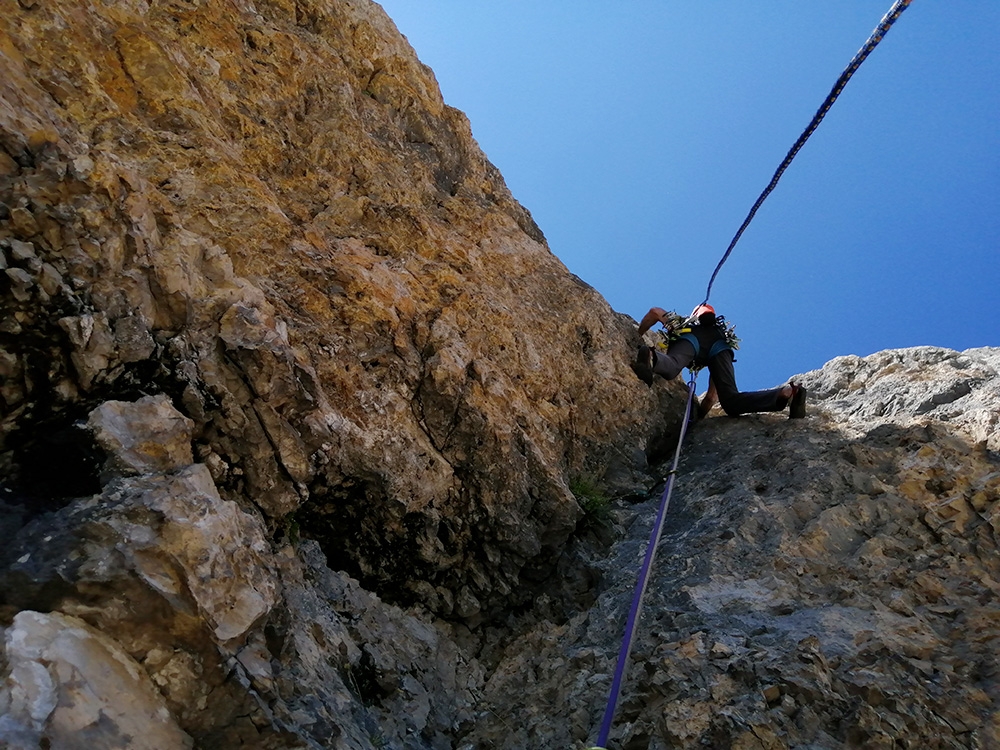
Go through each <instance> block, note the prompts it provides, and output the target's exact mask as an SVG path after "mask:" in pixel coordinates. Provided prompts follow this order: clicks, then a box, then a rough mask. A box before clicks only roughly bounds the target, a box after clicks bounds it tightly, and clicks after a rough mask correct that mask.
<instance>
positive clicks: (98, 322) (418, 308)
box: [0, 0, 682, 748]
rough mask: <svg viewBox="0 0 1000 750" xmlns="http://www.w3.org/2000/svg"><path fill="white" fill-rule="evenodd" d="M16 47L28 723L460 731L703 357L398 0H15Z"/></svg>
mask: <svg viewBox="0 0 1000 750" xmlns="http://www.w3.org/2000/svg"><path fill="white" fill-rule="evenodd" d="M0 71H2V74H0V532H2V534H3V538H4V547H3V549H2V550H0V629H2V631H3V640H4V644H5V646H4V654H5V656H4V657H3V658H2V659H0V674H2V675H3V677H2V682H0V714H2V716H3V718H2V719H0V744H3V743H7V744H10V745H11V746H12V747H24V748H33V747H36V746H38V745H45V744H48V745H49V746H52V747H72V746H73V743H74V742H76V739H67V738H69V737H71V736H72V737H74V738H77V735H75V734H73V733H72V732H71V729H72V728H76V729H79V730H80V731H83V734H80V735H79V737H83V736H86V737H88V738H89V740H88V742H90V744H100V745H102V746H107V747H119V746H121V747H138V746H139V744H136V743H139V742H142V741H148V742H149V743H150V746H155V747H162V748H173V747H189V746H192V744H193V745H194V746H200V747H236V746H247V747H261V748H264V747H266V748H278V747H311V748H315V747H345V748H370V747H421V748H424V747H428V748H430V747H433V748H444V747H449V746H450V745H451V743H452V741H453V740H454V738H455V737H457V736H459V735H461V734H462V733H464V732H466V731H467V729H468V727H469V726H470V725H471V724H472V723H474V722H475V720H476V716H477V709H476V704H477V702H478V698H477V695H478V690H479V688H480V687H481V686H482V684H483V679H484V668H483V667H482V666H481V665H480V664H479V663H478V662H477V661H476V659H475V657H474V655H473V654H472V652H469V651H466V650H463V648H462V647H461V646H460V644H463V643H466V642H467V641H468V639H469V637H470V636H469V631H468V630H467V626H472V627H475V626H477V625H478V624H480V623H483V622H488V621H490V620H491V619H492V620H496V619H497V618H501V619H502V616H503V615H504V613H505V612H507V611H509V609H510V608H512V607H517V606H522V605H525V604H527V603H529V602H530V601H531V600H532V598H533V596H534V593H535V591H536V590H537V589H539V588H542V587H545V586H546V585H547V584H548V581H549V579H550V578H551V575H552V572H553V571H554V570H556V566H557V564H559V560H560V555H561V554H562V553H563V550H564V549H565V545H566V542H567V540H568V539H569V538H570V536H571V534H572V533H573V532H574V530H575V529H576V528H577V526H578V523H579V521H580V520H581V518H582V517H583V511H582V510H581V507H580V505H579V504H578V502H577V500H576V499H575V497H574V496H573V494H572V493H571V492H570V489H569V487H570V484H571V483H572V482H574V481H575V480H578V479H581V478H588V479H593V480H596V481H597V482H598V483H599V484H602V485H603V486H604V487H605V488H607V489H608V491H610V492H634V491H636V490H637V489H640V490H641V489H642V488H643V487H644V486H645V482H646V479H647V477H646V475H645V474H643V470H644V469H645V468H646V456H645V453H646V451H647V449H650V448H651V447H654V446H655V445H656V444H657V442H658V441H661V440H662V439H663V438H664V436H669V434H670V431H671V429H675V428H676V423H677V421H678V411H679V409H680V404H681V403H682V394H681V389H679V388H673V387H670V386H662V387H660V388H657V389H655V390H654V391H650V390H649V389H647V388H646V387H645V386H643V385H642V384H641V383H640V382H639V381H638V380H637V379H636V378H635V377H634V375H633V374H632V372H631V371H630V370H629V367H628V362H629V359H630V357H631V353H632V345H633V344H634V341H633V340H632V339H633V336H634V333H633V331H634V324H633V322H632V321H630V320H629V319H627V318H625V317H623V316H620V315H618V314H616V313H614V312H613V311H612V310H610V308H609V307H608V306H607V304H606V303H605V302H604V300H603V299H601V297H600V296H599V295H598V294H597V293H596V292H595V291H594V290H593V289H592V288H590V287H589V286H588V285H587V284H585V283H583V282H582V281H580V280H579V279H577V278H575V277H573V276H572V275H571V274H570V273H568V271H567V270H566V269H565V267H564V266H563V265H562V264H561V263H560V262H559V261H558V260H557V259H556V258H555V257H554V256H553V255H552V253H551V252H550V251H549V249H548V247H547V246H546V244H545V240H544V237H543V236H542V233H541V232H540V230H539V229H538V227H537V226H535V224H534V222H533V221H532V219H531V216H530V215H529V213H528V212H527V211H526V210H525V209H524V208H523V207H521V206H520V205H519V204H518V203H517V202H516V201H515V200H514V199H513V198H512V196H511V195H510V193H509V191H508V190H507V188H506V187H505V185H504V183H503V180H502V178H501V176H500V175H499V173H498V172H497V170H496V169H495V168H494V167H493V166H492V165H491V164H490V163H489V162H488V161H487V159H486V158H485V156H484V155H483V154H482V153H481V151H480V150H479V148H478V146H477V145H476V143H475V141H474V140H473V138H472V136H471V131H470V126H469V123H468V122H467V120H466V119H465V117H464V116H463V115H462V114H461V113H460V112H458V111H456V110H454V109H452V108H450V107H447V106H446V105H445V104H444V103H443V101H442V100H441V96H440V93H439V91H438V88H437V85H436V83H435V81H434V77H433V75H432V74H431V72H430V71H429V70H428V69H427V68H426V67H425V66H423V65H422V64H420V62H419V61H418V60H417V59H416V57H415V55H414V53H413V51H412V50H411V49H410V48H409V46H408V45H407V43H406V41H405V39H403V38H402V37H401V36H400V35H399V34H398V32H397V31H396V30H395V28H394V27H393V25H392V23H391V21H389V19H388V18H387V17H386V16H385V15H384V13H383V12H382V10H381V8H380V7H379V6H378V5H376V4H375V3H372V2H369V1H368V0H258V1H257V2H248V1H245V0H206V1H204V2H201V1H188V0H163V1H159V0H154V1H152V2H149V1H147V0H135V1H131V0H130V1H127V2H112V3H106V2H97V1H96V0H95V1H94V2H79V1H78V0H43V1H42V2H38V1H36V0H17V1H16V2H15V0H4V2H3V4H2V12H0ZM562 564H563V565H565V561H563V563H562ZM351 576H353V577H354V578H352V577H351ZM356 579H359V580H360V582H361V583H359V580H356ZM372 592H377V593H372ZM583 598H586V596H584V597H583ZM387 601H388V602H394V603H396V604H399V605H403V606H410V607H412V609H409V610H404V609H400V608H398V607H397V606H394V604H390V603H387ZM429 613H433V615H432V614H429ZM435 616H436V617H440V618H445V619H440V620H435V619H434V617H435ZM102 675H104V677H102ZM105 678H107V679H105ZM84 730H85V731H84Z"/></svg>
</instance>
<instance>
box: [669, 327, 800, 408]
mask: <svg viewBox="0 0 1000 750" xmlns="http://www.w3.org/2000/svg"><path fill="white" fill-rule="evenodd" d="M654 353H655V355H656V364H655V365H654V366H653V372H655V373H656V374H657V375H662V376H663V377H665V378H666V379H667V380H671V379H673V378H676V377H677V376H678V375H679V374H680V372H681V370H683V369H684V368H685V367H687V366H688V365H690V364H691V362H693V361H694V354H695V352H694V346H693V345H692V344H691V342H690V341H685V340H684V339H680V340H678V341H675V342H673V343H672V344H671V345H670V348H669V349H668V350H667V351H666V353H664V352H654ZM708 371H709V372H710V373H711V374H712V382H713V383H715V390H716V392H717V393H718V394H719V403H720V404H722V408H723V410H724V411H725V412H726V414H728V415H729V416H731V417H737V416H739V415H740V414H750V413H752V412H758V411H781V410H782V409H784V408H785V406H786V405H787V404H788V400H787V399H786V398H785V397H784V396H782V395H781V389H780V388H774V389H772V390H769V391H746V392H741V391H740V390H739V388H737V387H736V371H735V370H734V369H733V352H732V350H731V349H726V350H725V351H722V352H720V353H719V354H716V355H715V356H714V357H712V358H711V359H710V360H708Z"/></svg>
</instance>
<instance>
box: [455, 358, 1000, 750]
mask: <svg viewBox="0 0 1000 750" xmlns="http://www.w3.org/2000/svg"><path fill="white" fill-rule="evenodd" d="M998 355H1000V349H995V348H993V349H989V348H986V349H972V350H969V351H966V352H962V353H958V352H954V351H949V350H944V349H936V348H931V347H920V348H915V349H904V350H895V351H887V352H880V353H878V354H873V355H871V356H869V357H865V358H858V357H841V358H838V359H835V360H833V361H832V362H831V363H829V364H828V365H827V366H826V367H824V368H823V369H821V370H817V371H814V372H810V373H806V374H805V375H802V376H800V379H801V381H802V382H803V383H804V384H805V385H806V386H807V387H808V388H809V389H810V393H811V396H812V398H811V403H810V412H811V414H810V416H809V417H808V418H807V419H805V420H802V421H787V420H785V419H784V418H782V417H778V416H775V415H760V416H750V417H741V418H739V419H727V418H724V417H718V418H709V419H707V420H704V421H703V422H701V423H699V424H698V425H697V426H696V428H695V430H694V431H693V434H692V435H691V437H690V438H689V441H688V443H687V445H686V447H685V451H684V458H683V460H682V462H681V467H680V472H679V478H678V483H677V487H676V490H675V493H674V499H673V503H672V510H671V514H670V518H669V520H668V525H667V530H666V532H665V534H664V536H663V539H662V541H661V546H660V548H659V555H658V557H657V569H656V574H655V576H654V578H653V580H652V582H651V583H650V586H649V589H648V591H647V595H646V603H645V606H644V610H643V612H644V614H643V618H642V621H641V625H640V631H639V637H638V639H637V641H636V644H635V646H634V647H633V651H632V657H631V661H630V665H631V666H630V672H629V674H630V676H629V678H628V679H627V680H626V684H625V687H624V691H623V695H622V699H621V701H620V703H619V710H618V715H617V719H616V723H615V728H614V731H613V732H612V735H611V738H612V741H611V743H610V744H609V747H615V748H617V747H623V748H626V747H627V748H666V747H678V748H680V747H691V748H695V747H706V746H708V747H739V748H786V747H811V748H831V749H832V748H848V747H851V748H853V747H886V748H888V747H904V746H918V745H924V746H927V747H942V748H945V747H947V748H989V747H997V746H1000V669H998V666H997V665H998V664H1000V660H998V656H1000V609H998V607H997V594H998V593H1000V556H998V544H997V540H998V538H1000V456H998V455H997V452H996V451H995V450H994V449H991V448H990V447H989V445H988V442H987V441H988V440H992V439H995V434H993V433H992V432H990V433H989V435H988V437H987V438H986V439H985V440H984V439H983V438H984V433H983V426H984V425H989V424H992V423H994V422H995V420H996V418H997V417H996V415H997V414H998V413H1000V398H998V391H997V388H998V386H1000V367H998V364H1000V360H998ZM955 393H959V394H960V395H958V396H955V397H952V396H951V395H948V396H943V395H942V394H955ZM656 502H657V501H654V500H652V499H650V500H649V501H647V502H645V503H641V504H638V505H629V504H620V505H619V506H618V507H616V509H615V510H614V518H615V523H616V526H617V527H618V528H619V529H620V531H621V533H622V534H623V537H622V539H621V541H620V542H619V543H618V544H617V545H615V546H614V547H613V548H612V550H611V553H610V554H609V555H606V556H605V555H601V554H594V553H589V554H592V555H593V556H592V557H590V560H591V563H592V564H594V565H595V566H597V567H598V568H599V569H600V570H601V571H602V573H603V576H604V577H603V582H602V584H601V587H600V589H601V592H600V593H599V595H598V597H597V601H596V603H595V605H594V606H593V607H592V608H591V609H590V610H589V611H587V612H581V613H579V614H577V615H576V616H574V617H572V618H570V619H569V620H568V621H567V622H565V623H555V622H551V621H543V622H541V623H538V624H534V625H531V626H528V627H526V632H525V633H524V634H522V635H521V636H520V638H519V639H518V640H516V641H514V642H512V643H511V644H510V646H508V647H507V649H506V650H505V651H504V652H503V653H502V655H501V656H499V657H498V659H497V661H498V666H497V668H496V669H495V670H494V671H493V672H492V674H491V675H490V676H489V679H488V681H487V685H486V688H485V690H484V695H485V700H486V702H487V703H488V704H489V705H490V706H491V707H493V708H494V710H495V711H496V713H499V714H502V715H505V716H510V715H515V716H517V717H518V720H517V722H507V721H500V720H499V719H496V718H494V717H492V715H488V714H485V713H484V714H483V715H482V717H481V722H480V723H479V724H478V725H477V727H476V728H475V730H474V731H473V732H471V733H470V734H469V735H467V736H466V737H465V738H464V740H465V744H464V745H463V746H462V747H465V748H470V749H471V748H474V747H490V746H500V745H501V743H502V744H503V746H504V747H582V746H583V745H582V743H583V742H584V741H586V740H588V739H589V740H591V741H593V739H594V738H595V736H596V729H597V727H598V726H599V723H600V720H601V717H602V714H603V710H604V706H605V704H606V701H607V697H608V689H609V686H610V682H611V673H612V672H613V671H614V668H615V657H616V655H617V648H618V641H619V639H620V638H621V635H622V629H623V627H624V622H625V616H626V614H627V611H628V607H629V604H630V602H631V595H632V587H633V586H634V584H635V577H636V574H637V571H638V566H639V562H640V559H641V556H642V554H643V553H644V550H645V546H646V543H647V541H648V536H649V533H650V529H651V524H652V521H653V517H654V515H655V507H656ZM584 556H586V554H585V555H584ZM512 696H517V697H516V698H514V703H513V705H511V698H512ZM553 715H558V716H559V717H560V720H559V721H554V720H553V719H552V716H553ZM491 743H493V744H492V745H491Z"/></svg>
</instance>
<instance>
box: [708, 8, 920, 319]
mask: <svg viewBox="0 0 1000 750" xmlns="http://www.w3.org/2000/svg"><path fill="white" fill-rule="evenodd" d="M911 2H912V0H896V1H895V2H894V3H893V4H892V7H891V8H889V12H888V13H886V14H885V15H884V16H883V17H882V20H881V21H880V22H879V24H878V26H876V27H875V30H874V31H873V32H872V34H871V36H870V37H868V41H867V42H865V44H864V46H863V47H862V48H861V49H860V50H858V52H857V54H856V55H854V59H852V60H851V62H850V64H849V65H848V66H847V67H846V68H845V69H844V72H843V73H841V74H840V78H838V79H837V82H836V83H835V84H834V85H833V89H831V90H830V93H829V94H828V95H827V97H826V99H825V100H824V101H823V104H822V105H821V106H820V108H819V109H818V110H817V111H816V114H815V115H813V118H812V121H811V122H810V123H809V125H808V127H806V129H805V130H804V131H802V135H800V136H799V138H798V140H797V141H795V144H794V145H793V146H792V147H791V149H789V151H788V153H787V154H785V158H784V160H782V162H781V164H780V166H779V167H778V169H777V171H775V173H774V176H773V177H772V178H771V182H770V183H768V186H767V187H766V188H764V192H762V193H761V194H760V196H759V197H758V198H757V200H756V201H755V202H754V204H753V208H751V209H750V213H749V214H747V217H746V218H745V219H744V220H743V224H741V225H740V228H739V231H737V232H736V236H735V237H733V240H732V242H730V243H729V247H728V248H726V252H725V254H724V255H723V256H722V260H720V261H719V265H717V266H716V267H715V272H714V273H713V274H712V278H711V279H710V280H709V282H708V289H707V290H706V291H705V302H703V303H702V304H708V298H709V297H710V296H711V295H712V284H714V283H715V277H716V276H717V275H718V274H719V271H720V270H721V268H722V266H723V264H724V263H725V262H726V261H727V260H728V259H729V255H730V254H731V253H732V252H733V248H734V247H736V243H737V242H739V240H740V237H742V236H743V232H744V230H745V229H746V228H747V227H748V226H749V225H750V222H751V221H752V220H753V217H754V215H755V214H756V213H757V209H758V208H760V205H761V204H762V203H763V202H764V199H765V198H767V196H768V195H770V194H771V191H772V190H774V188H775V186H776V185H777V184H778V180H780V179H781V175H782V174H783V173H784V171H785V170H786V169H787V168H788V165H789V164H791V163H792V159H794V158H795V155H796V154H797V153H798V152H799V149H801V148H802V146H803V145H804V144H805V142H806V141H807V140H808V139H809V136H811V135H812V134H813V131H814V130H816V128H817V127H818V126H819V124H820V122H821V121H822V119H823V118H824V117H825V116H826V113H827V112H829V111H830V107H832V106H833V103H834V102H835V101H837V97H838V96H840V92H841V91H843V90H844V86H846V85H847V82H848V81H849V80H851V76H853V75H854V72H855V71H856V70H857V69H858V68H859V67H861V63H863V62H864V61H865V58H866V57H868V55H869V54H871V51H872V50H873V49H875V47H876V46H877V45H878V43H879V42H881V41H882V37H884V36H885V35H886V33H887V32H888V31H889V27H890V26H892V25H893V24H894V23H895V22H896V19H897V18H899V16H900V15H901V14H902V13H903V11H904V10H906V9H907V7H909V5H910V3H911Z"/></svg>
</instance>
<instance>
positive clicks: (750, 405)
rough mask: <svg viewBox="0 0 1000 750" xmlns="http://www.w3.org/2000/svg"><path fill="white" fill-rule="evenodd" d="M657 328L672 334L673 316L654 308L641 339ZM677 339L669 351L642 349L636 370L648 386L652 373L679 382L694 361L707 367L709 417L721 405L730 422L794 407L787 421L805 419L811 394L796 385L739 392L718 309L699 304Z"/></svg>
mask: <svg viewBox="0 0 1000 750" xmlns="http://www.w3.org/2000/svg"><path fill="white" fill-rule="evenodd" d="M656 323H662V324H663V326H664V327H665V328H667V330H668V332H670V328H671V323H670V316H669V315H668V314H667V312H666V311H665V310H663V308H660V307H652V308H650V310H649V312H648V313H646V314H645V315H644V316H643V318H642V321H641V322H640V323H639V335H640V336H642V335H643V334H644V333H645V332H646V331H648V330H649V329H650V328H652V327H653V325H655V324H656ZM674 334H675V335H676V338H673V340H672V341H671V342H670V346H669V347H668V348H667V351H666V352H658V351H656V350H655V349H654V348H652V347H649V346H640V347H639V351H638V353H637V355H636V361H635V364H634V365H633V369H634V370H635V373H636V375H638V376H639V378H640V379H642V381H643V382H644V383H646V384H647V385H652V384H653V374H654V373H655V374H657V375H661V376H663V377H664V378H666V379H667V380H671V379H672V378H675V377H677V375H678V374H680V371H681V370H683V369H684V368H685V367H687V366H688V365H690V364H691V363H692V362H693V363H695V365H696V366H707V367H708V371H709V373H711V379H710V380H709V384H708V390H707V392H706V393H705V396H704V397H703V398H702V400H701V404H700V405H699V408H698V411H699V414H700V416H705V415H706V414H708V412H709V411H710V410H711V408H712V406H713V405H714V404H715V402H716V400H718V401H719V403H721V404H722V408H723V410H724V411H725V412H726V414H728V415H729V416H731V417H736V416H739V415H740V414H749V413H751V412H761V411H781V410H783V409H784V408H785V407H786V406H789V414H788V416H789V417H790V418H792V419H800V418H802V417H804V416H805V415H806V389H805V388H803V387H802V386H801V385H798V384H796V383H789V384H788V385H784V386H782V387H781V388H773V389H771V390H769V391H740V390H739V389H738V388H737V387H736V372H735V371H734V369H733V362H734V361H735V359H734V357H733V350H732V348H731V347H730V346H729V343H728V342H727V340H726V335H725V330H724V329H723V328H722V327H721V326H720V325H719V320H718V318H717V317H716V315H715V308H713V307H712V306H711V305H709V304H701V305H698V306H697V307H696V308H695V309H694V310H693V311H692V312H691V315H690V317H689V318H688V319H687V321H686V322H685V324H684V327H683V328H681V329H679V330H678V331H674Z"/></svg>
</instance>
